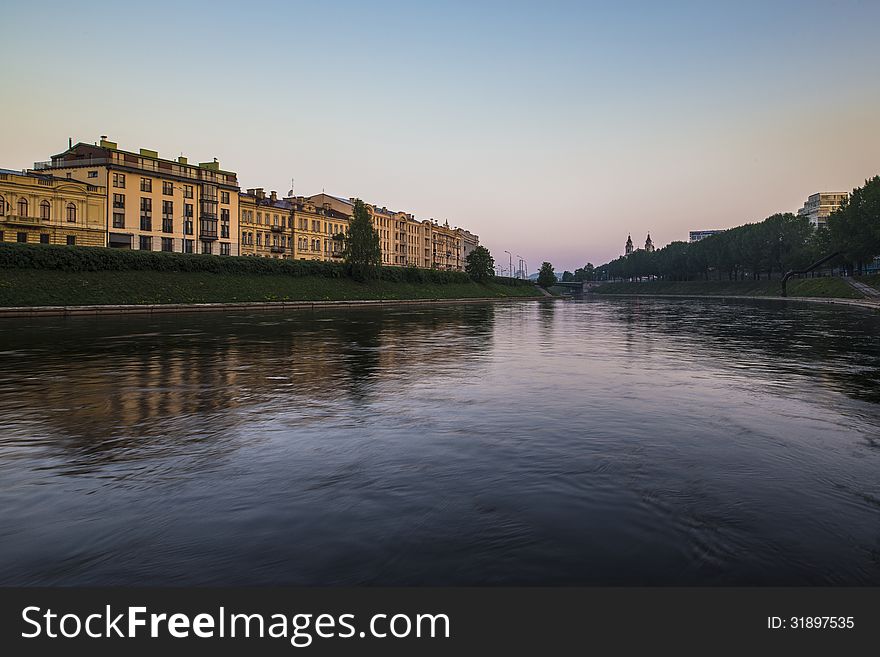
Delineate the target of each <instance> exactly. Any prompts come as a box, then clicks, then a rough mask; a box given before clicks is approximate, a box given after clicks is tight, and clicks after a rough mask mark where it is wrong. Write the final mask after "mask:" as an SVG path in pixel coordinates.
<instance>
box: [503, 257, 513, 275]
mask: <svg viewBox="0 0 880 657" xmlns="http://www.w3.org/2000/svg"><path fill="white" fill-rule="evenodd" d="M504 252H505V253H506V254H507V255H508V256H509V258H508V260H509V263H508V264H509V268H508V270H507V275H508V276H509V277H510V278H513V254H512V253H511V252H510V251H504Z"/></svg>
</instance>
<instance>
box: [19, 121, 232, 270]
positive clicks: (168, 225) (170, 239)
mask: <svg viewBox="0 0 880 657" xmlns="http://www.w3.org/2000/svg"><path fill="white" fill-rule="evenodd" d="M34 170H35V171H36V172H38V173H47V174H51V175H53V176H55V177H60V178H67V179H71V180H79V181H81V182H84V183H87V184H90V185H94V186H97V187H100V188H102V189H104V190H105V210H104V211H105V216H106V217H107V227H106V230H107V246H109V247H112V248H122V249H137V250H141V251H173V252H176V253H202V254H212V255H238V253H239V225H238V224H239V208H238V202H239V188H238V178H237V176H236V174H235V173H233V172H231V171H225V170H223V169H221V168H220V164H219V163H218V162H217V160H216V159H214V160H213V161H211V162H202V163H200V164H198V165H194V164H189V162H188V161H187V158H185V157H183V156H181V157H178V158H176V159H173V160H170V159H164V158H160V157H159V154H158V153H157V152H156V151H153V150H149V149H146V148H141V149H140V150H139V151H138V152H137V153H135V152H133V151H124V150H120V149H119V148H118V146H117V145H116V143H115V142H112V141H108V140H107V138H106V137H102V138H101V141H100V142H99V143H97V144H85V143H78V144H76V145H71V146H70V147H69V148H68V149H67V150H66V151H64V152H63V153H60V154H58V155H53V156H52V159H51V160H50V161H48V162H37V163H35V164H34Z"/></svg>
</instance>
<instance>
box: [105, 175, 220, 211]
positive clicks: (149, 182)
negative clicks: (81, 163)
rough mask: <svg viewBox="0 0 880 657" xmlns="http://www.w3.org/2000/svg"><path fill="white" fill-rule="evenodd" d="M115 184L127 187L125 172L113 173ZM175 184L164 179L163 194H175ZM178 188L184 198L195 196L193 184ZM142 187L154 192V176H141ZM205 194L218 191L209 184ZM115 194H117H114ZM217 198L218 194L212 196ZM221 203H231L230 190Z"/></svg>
mask: <svg viewBox="0 0 880 657" xmlns="http://www.w3.org/2000/svg"><path fill="white" fill-rule="evenodd" d="M90 173H91V172H90ZM113 186H114V187H116V188H117V189H125V174H124V173H117V172H114V173H113ZM174 188H175V184H174V183H173V182H171V181H169V180H163V181H162V194H164V195H165V196H173V195H174ZM178 188H182V189H183V198H194V187H193V185H179V186H178ZM140 189H141V191H142V192H152V191H153V179H152V178H141V180H140ZM203 191H204V194H205V195H211V191H216V188H215V187H214V186H209V188H208V189H205V190H203ZM114 196H116V195H115V194H114ZM212 198H214V199H215V200H216V195H214V196H212ZM220 203H222V204H224V205H229V192H220Z"/></svg>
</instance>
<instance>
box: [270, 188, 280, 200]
mask: <svg viewBox="0 0 880 657" xmlns="http://www.w3.org/2000/svg"><path fill="white" fill-rule="evenodd" d="M269 198H270V199H272V202H273V203H274V202H275V201H277V200H278V192H276V191H275V190H272V191H271V192H269Z"/></svg>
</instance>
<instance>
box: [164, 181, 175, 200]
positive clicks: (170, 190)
mask: <svg viewBox="0 0 880 657" xmlns="http://www.w3.org/2000/svg"><path fill="white" fill-rule="evenodd" d="M162 193H163V194H164V195H165V196H172V195H173V194H174V184H173V183H170V182H168V181H167V180H165V181H163V182H162Z"/></svg>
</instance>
